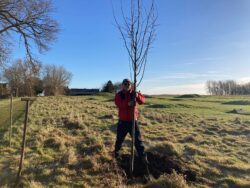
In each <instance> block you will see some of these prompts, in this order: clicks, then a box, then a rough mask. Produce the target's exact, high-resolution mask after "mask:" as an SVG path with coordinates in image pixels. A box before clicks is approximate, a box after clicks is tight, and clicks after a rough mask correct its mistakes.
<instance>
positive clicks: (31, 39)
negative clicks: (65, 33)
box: [0, 0, 58, 65]
mask: <svg viewBox="0 0 250 188" xmlns="http://www.w3.org/2000/svg"><path fill="white" fill-rule="evenodd" d="M52 11H53V8H52V3H51V0H1V1H0V42H1V43H0V63H1V64H3V60H4V58H5V57H6V55H7V54H8V53H7V52H8V51H9V49H8V48H6V45H4V44H6V43H7V42H10V41H11V36H13V35H15V34H17V35H19V37H20V39H22V41H23V43H24V46H25V49H26V54H27V57H28V60H29V62H30V63H34V58H33V55H32V52H31V47H32V44H35V45H36V46H37V47H38V50H39V52H44V51H46V50H48V49H49V44H50V43H51V42H52V41H54V40H55V38H56V34H57V32H58V23H57V22H56V21H55V20H53V19H52V18H51V15H50V14H51V12H52ZM1 64H0V65H1Z"/></svg>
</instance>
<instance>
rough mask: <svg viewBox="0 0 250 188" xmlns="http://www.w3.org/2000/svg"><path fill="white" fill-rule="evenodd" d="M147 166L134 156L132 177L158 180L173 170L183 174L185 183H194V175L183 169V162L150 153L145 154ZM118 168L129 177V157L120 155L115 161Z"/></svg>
mask: <svg viewBox="0 0 250 188" xmlns="http://www.w3.org/2000/svg"><path fill="white" fill-rule="evenodd" d="M147 158H148V164H147V165H146V164H144V163H143V162H142V161H141V160H140V159H139V158H138V157H137V156H135V163H134V172H133V177H135V178H139V177H141V178H144V177H145V176H149V175H151V176H153V177H154V178H155V179H158V178H159V177H160V176H161V175H163V174H166V173H167V174H171V173H172V172H173V170H175V171H176V172H177V173H179V174H183V177H184V178H185V179H186V180H187V181H196V173H195V172H193V171H191V170H188V169H186V168H185V167H184V164H183V162H181V161H180V160H178V159H174V158H170V157H168V156H161V155H159V154H154V153H151V152H148V153H147ZM117 163H118V166H120V168H122V169H123V170H124V171H125V173H126V175H127V177H130V173H129V167H130V165H129V164H130V155H128V154H126V155H121V156H120V157H119V158H118V159H117Z"/></svg>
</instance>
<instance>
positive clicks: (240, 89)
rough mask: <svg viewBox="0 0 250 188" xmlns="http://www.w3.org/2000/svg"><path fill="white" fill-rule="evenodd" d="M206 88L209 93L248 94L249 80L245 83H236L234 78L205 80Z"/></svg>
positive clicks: (249, 90)
mask: <svg viewBox="0 0 250 188" xmlns="http://www.w3.org/2000/svg"><path fill="white" fill-rule="evenodd" d="M206 88H207V91H208V93H209V94H211V95H249V94H250V82H249V83H246V84H238V83H237V82H236V81H234V80H226V81H212V80H209V81H207V82H206Z"/></svg>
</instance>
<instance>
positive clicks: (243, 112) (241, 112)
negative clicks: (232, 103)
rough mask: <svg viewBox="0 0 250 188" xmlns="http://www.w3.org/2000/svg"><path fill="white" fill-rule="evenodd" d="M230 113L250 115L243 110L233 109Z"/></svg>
mask: <svg viewBox="0 0 250 188" xmlns="http://www.w3.org/2000/svg"><path fill="white" fill-rule="evenodd" d="M228 113H233V114H243V115H250V113H249V112H247V111H246V110H243V109H233V110H232V111H229V112H228Z"/></svg>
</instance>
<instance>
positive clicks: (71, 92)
mask: <svg viewBox="0 0 250 188" xmlns="http://www.w3.org/2000/svg"><path fill="white" fill-rule="evenodd" d="M99 92H100V89H77V88H72V89H69V95H72V96H76V95H95V94H97V93H99Z"/></svg>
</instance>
